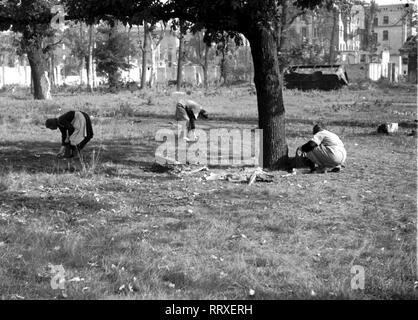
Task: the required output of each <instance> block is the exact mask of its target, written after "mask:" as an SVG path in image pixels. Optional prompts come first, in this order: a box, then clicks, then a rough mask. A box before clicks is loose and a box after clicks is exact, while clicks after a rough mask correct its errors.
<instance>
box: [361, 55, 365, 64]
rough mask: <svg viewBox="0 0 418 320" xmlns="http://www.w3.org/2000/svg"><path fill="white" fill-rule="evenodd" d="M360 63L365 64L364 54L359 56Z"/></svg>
mask: <svg viewBox="0 0 418 320" xmlns="http://www.w3.org/2000/svg"><path fill="white" fill-rule="evenodd" d="M360 62H366V55H365V54H362V55H360Z"/></svg>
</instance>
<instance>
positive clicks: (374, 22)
mask: <svg viewBox="0 0 418 320" xmlns="http://www.w3.org/2000/svg"><path fill="white" fill-rule="evenodd" d="M378 24H379V18H374V20H373V25H375V26H377V25H378Z"/></svg>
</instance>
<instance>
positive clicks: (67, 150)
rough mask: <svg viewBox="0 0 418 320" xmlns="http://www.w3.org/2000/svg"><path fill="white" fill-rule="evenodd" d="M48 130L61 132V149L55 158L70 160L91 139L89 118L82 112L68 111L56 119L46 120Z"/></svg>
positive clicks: (91, 132) (91, 130)
mask: <svg viewBox="0 0 418 320" xmlns="http://www.w3.org/2000/svg"><path fill="white" fill-rule="evenodd" d="M45 126H46V127H47V128H48V129H51V130H56V129H59V130H60V131H61V149H60V151H59V153H58V154H57V156H59V157H65V158H72V157H74V156H76V155H79V152H80V151H81V150H82V149H83V148H84V147H85V146H86V144H87V143H88V142H89V141H90V140H91V139H92V138H93V127H92V124H91V120H90V116H89V115H88V114H87V113H85V112H82V111H68V112H66V113H64V114H63V115H61V116H60V117H58V118H52V119H47V120H46V122H45Z"/></svg>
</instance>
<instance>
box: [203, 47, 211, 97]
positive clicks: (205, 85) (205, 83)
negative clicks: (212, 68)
mask: <svg viewBox="0 0 418 320" xmlns="http://www.w3.org/2000/svg"><path fill="white" fill-rule="evenodd" d="M209 48H210V47H209V46H208V45H207V44H205V60H204V63H203V88H205V91H207V90H208V54H209Z"/></svg>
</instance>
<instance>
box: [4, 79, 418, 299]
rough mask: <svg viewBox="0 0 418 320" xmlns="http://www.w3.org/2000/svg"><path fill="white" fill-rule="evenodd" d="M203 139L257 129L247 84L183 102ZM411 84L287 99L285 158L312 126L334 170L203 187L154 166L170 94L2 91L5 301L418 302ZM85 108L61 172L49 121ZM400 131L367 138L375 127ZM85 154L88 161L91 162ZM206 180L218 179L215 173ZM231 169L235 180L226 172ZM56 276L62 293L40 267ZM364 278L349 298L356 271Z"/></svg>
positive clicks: (197, 179)
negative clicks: (79, 150) (88, 134)
mask: <svg viewBox="0 0 418 320" xmlns="http://www.w3.org/2000/svg"><path fill="white" fill-rule="evenodd" d="M190 98H192V99H195V100H197V101H199V102H201V103H202V104H203V105H204V106H205V107H206V109H207V110H208V112H209V113H210V115H211V116H212V117H211V120H210V121H208V122H205V123H202V122H198V126H199V127H201V128H202V127H203V128H205V129H208V128H217V127H222V128H234V127H239V128H256V127H257V108H256V97H255V96H254V95H253V94H252V92H251V90H249V89H248V87H244V86H243V87H235V88H230V89H226V88H225V89H218V90H216V91H215V90H213V91H212V92H210V94H208V95H203V93H201V92H194V93H192V95H191V96H190ZM416 99H417V94H416V87H408V86H401V87H397V88H390V87H385V88H378V87H376V86H375V87H373V88H371V89H369V90H363V91H354V90H350V89H348V88H345V89H343V90H340V91H336V92H317V91H314V92H305V93H304V92H299V91H285V92H284V100H285V106H286V114H287V129H286V130H287V141H288V144H289V153H290V155H293V154H294V152H295V150H296V148H297V147H298V146H300V145H301V144H302V143H304V142H305V141H306V140H307V139H309V138H310V137H311V130H312V124H313V123H314V122H315V121H318V120H320V121H323V122H324V123H326V124H327V125H328V128H329V129H330V130H331V131H333V132H335V133H337V134H338V135H339V136H340V137H341V139H342V140H343V142H344V144H345V146H346V149H347V152H348V160H347V167H346V168H345V170H344V171H342V172H341V173H328V174H304V170H298V172H297V174H296V175H288V174H287V172H284V171H278V172H274V173H273V174H274V182H272V183H263V182H256V183H254V184H252V185H250V186H248V185H247V184H240V183H233V182H228V181H205V180H204V179H202V177H203V175H204V174H205V172H200V173H197V174H194V175H182V176H180V175H178V174H173V172H172V171H163V170H157V169H158V167H156V166H155V165H154V162H155V159H154V153H155V149H156V147H157V146H158V143H157V142H156V141H155V133H156V131H157V130H158V129H161V128H172V124H171V122H172V121H173V119H172V114H173V113H174V100H175V98H174V97H173V96H172V95H171V93H170V92H160V93H148V94H143V93H139V92H134V93H129V92H126V93H119V94H117V95H115V94H103V95H89V94H78V95H71V94H68V95H64V94H61V95H56V96H55V97H54V100H53V101H49V102H45V101H34V100H32V99H31V98H30V96H29V95H28V94H27V93H25V92H17V93H14V94H12V93H10V92H4V93H2V94H1V95H0V298H1V299H54V298H62V296H63V294H64V296H65V298H67V299H257V300H258V299H417V298H418V291H417V289H414V283H415V282H416V281H417V280H418V277H417V254H416V244H417V237H416V235H417V234H416V226H417V176H416V175H417V167H416V165H417V153H416V150H417V149H416V141H417V140H416V137H413V136H408V135H407V134H408V133H410V132H411V130H412V129H415V125H416V123H415V120H416V119H417V114H416V112H417V108H416V102H417V101H416ZM70 109H80V110H84V111H87V112H89V113H90V114H91V115H92V116H93V117H94V118H93V124H94V130H95V137H94V139H93V140H92V142H91V143H90V144H89V145H88V147H87V148H86V151H85V153H86V165H87V168H86V170H84V171H76V172H74V173H69V172H63V171H62V170H60V168H58V166H57V163H56V160H55V157H54V154H55V153H56V152H57V151H58V149H59V144H60V137H59V132H56V131H50V130H47V129H45V128H44V127H43V123H44V121H45V119H46V118H47V117H51V116H57V115H60V114H62V113H63V112H64V111H67V110H70ZM385 121H390V122H398V123H399V124H400V128H399V132H398V133H397V134H393V135H390V136H386V135H384V136H382V135H377V134H376V133H375V132H376V127H377V125H378V124H380V123H382V122H385ZM93 151H94V158H93ZM210 170H211V172H219V171H220V170H221V169H216V168H210ZM228 170H233V169H228ZM51 265H53V266H57V265H62V266H63V268H64V269H65V280H66V281H65V283H64V284H65V291H61V290H59V289H56V290H54V289H53V288H52V287H51V278H54V274H52V273H51V270H50V267H49V266H51ZM356 265H357V266H362V267H363V268H364V270H365V288H364V290H361V289H360V290H353V289H352V288H351V285H350V284H351V279H352V278H353V276H354V275H353V274H352V273H351V272H350V271H351V268H352V267H353V266H356Z"/></svg>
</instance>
